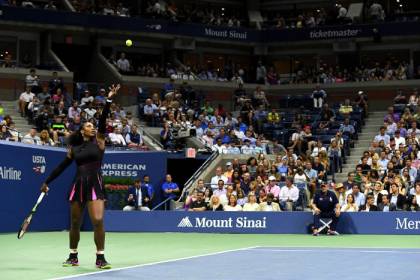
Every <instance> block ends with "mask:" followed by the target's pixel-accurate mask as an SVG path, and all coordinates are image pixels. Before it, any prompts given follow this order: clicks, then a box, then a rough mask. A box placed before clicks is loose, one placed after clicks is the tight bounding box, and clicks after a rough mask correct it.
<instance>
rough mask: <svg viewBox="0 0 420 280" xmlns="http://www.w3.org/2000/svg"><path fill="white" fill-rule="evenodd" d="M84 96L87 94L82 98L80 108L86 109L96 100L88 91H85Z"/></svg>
mask: <svg viewBox="0 0 420 280" xmlns="http://www.w3.org/2000/svg"><path fill="white" fill-rule="evenodd" d="M84 94H85V96H84V97H82V99H81V101H80V106H81V107H86V106H87V104H88V103H92V102H93V101H94V98H93V96H92V95H91V94H90V91H89V90H88V89H86V90H85V92H84Z"/></svg>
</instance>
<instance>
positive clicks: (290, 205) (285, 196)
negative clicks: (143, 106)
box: [279, 177, 299, 211]
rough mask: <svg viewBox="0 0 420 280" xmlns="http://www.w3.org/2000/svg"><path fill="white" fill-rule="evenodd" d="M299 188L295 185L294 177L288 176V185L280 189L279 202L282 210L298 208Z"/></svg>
mask: <svg viewBox="0 0 420 280" xmlns="http://www.w3.org/2000/svg"><path fill="white" fill-rule="evenodd" d="M298 199H299V189H298V188H297V187H296V186H295V185H293V178H292V177H287V179H286V185H285V186H283V187H282V188H281V189H280V195H279V204H280V208H281V210H282V211H286V210H287V211H290V210H292V211H294V210H296V206H297V201H298Z"/></svg>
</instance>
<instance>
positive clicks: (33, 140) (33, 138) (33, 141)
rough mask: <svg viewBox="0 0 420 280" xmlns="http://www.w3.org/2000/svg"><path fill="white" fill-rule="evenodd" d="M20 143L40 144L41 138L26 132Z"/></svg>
mask: <svg viewBox="0 0 420 280" xmlns="http://www.w3.org/2000/svg"><path fill="white" fill-rule="evenodd" d="M22 143H25V144H31V145H35V144H36V145H41V139H40V138H39V137H38V136H36V135H35V136H32V135H31V134H30V133H28V134H26V135H25V136H24V137H23V139H22Z"/></svg>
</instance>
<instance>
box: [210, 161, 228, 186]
mask: <svg viewBox="0 0 420 280" xmlns="http://www.w3.org/2000/svg"><path fill="white" fill-rule="evenodd" d="M215 172H216V174H215V176H213V177H212V178H211V181H210V184H211V188H212V189H213V190H215V189H216V188H218V184H219V180H223V183H224V184H226V183H227V182H228V181H229V179H228V178H227V177H226V176H225V175H224V174H223V170H222V167H221V166H218V167H217V168H216V171H215Z"/></svg>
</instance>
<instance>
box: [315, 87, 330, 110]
mask: <svg viewBox="0 0 420 280" xmlns="http://www.w3.org/2000/svg"><path fill="white" fill-rule="evenodd" d="M311 98H312V99H313V102H314V108H322V105H323V104H324V100H325V98H327V93H326V92H325V90H323V89H321V86H320V85H319V84H318V85H316V88H315V90H314V91H313V92H312V94H311Z"/></svg>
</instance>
